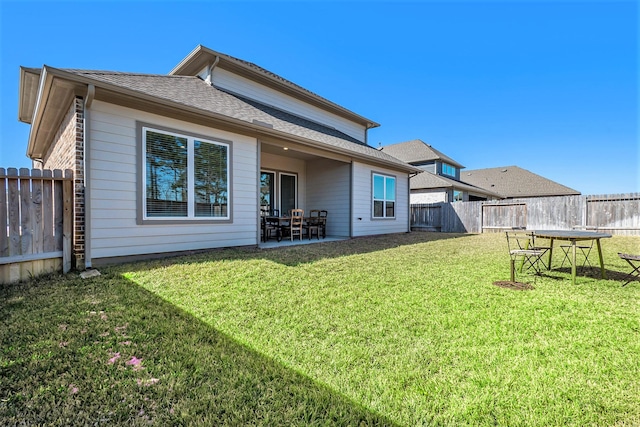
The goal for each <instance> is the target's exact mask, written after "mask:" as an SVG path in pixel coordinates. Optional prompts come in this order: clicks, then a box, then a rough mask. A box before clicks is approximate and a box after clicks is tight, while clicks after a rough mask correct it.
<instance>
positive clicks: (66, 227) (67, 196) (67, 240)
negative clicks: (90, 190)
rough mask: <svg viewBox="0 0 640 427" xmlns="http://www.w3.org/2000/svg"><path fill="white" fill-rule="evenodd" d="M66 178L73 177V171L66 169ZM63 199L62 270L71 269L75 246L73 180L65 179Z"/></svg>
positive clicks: (64, 271) (67, 270) (66, 271)
mask: <svg viewBox="0 0 640 427" xmlns="http://www.w3.org/2000/svg"><path fill="white" fill-rule="evenodd" d="M64 175H65V178H72V177H73V173H72V172H71V171H70V170H65V172H64ZM62 185H63V189H62V199H63V202H62V203H63V206H64V214H63V218H64V219H63V222H62V272H63V273H68V272H69V271H70V270H71V248H72V246H73V219H74V218H73V180H72V179H67V180H65V181H63V184H62Z"/></svg>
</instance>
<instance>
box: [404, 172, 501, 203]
mask: <svg viewBox="0 0 640 427" xmlns="http://www.w3.org/2000/svg"><path fill="white" fill-rule="evenodd" d="M410 188H411V190H423V189H435V188H455V189H458V190H463V191H471V192H473V193H476V194H484V195H489V196H493V197H499V196H500V195H499V194H498V193H496V192H495V191H491V190H486V189H484V188H480V187H476V186H474V185H471V184H468V183H465V182H460V181H457V180H455V179H451V178H447V177H445V176H442V175H436V174H434V173H431V172H428V171H424V172H422V173H419V174H417V175H415V176H413V177H411V181H410Z"/></svg>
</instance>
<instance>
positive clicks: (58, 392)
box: [0, 275, 394, 426]
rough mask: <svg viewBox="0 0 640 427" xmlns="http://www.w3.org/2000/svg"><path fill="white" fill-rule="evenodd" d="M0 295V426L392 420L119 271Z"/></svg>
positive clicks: (21, 286)
mask: <svg viewBox="0 0 640 427" xmlns="http://www.w3.org/2000/svg"><path fill="white" fill-rule="evenodd" d="M0 304H1V306H2V307H3V310H2V314H1V315H0V320H1V321H2V323H3V325H4V326H3V328H2V330H1V331H0V338H1V343H2V353H0V374H1V375H0V425H14V424H16V425H17V424H21V423H24V424H26V425H36V424H37V425H45V424H46V425H69V424H75V425H88V424H91V425H149V424H152V425H270V426H271V425H287V426H292V425H305V426H306V425H394V423H393V422H392V421H391V420H389V419H387V418H385V417H383V416H380V415H378V414H376V413H373V412H372V411H370V410H368V409H367V408H365V407H363V406H361V405H359V404H357V403H355V402H353V401H351V400H350V399H349V398H347V397H346V396H343V395H341V394H339V393H337V392H336V391H334V390H331V389H330V388H328V387H326V386H324V385H322V384H318V383H316V382H314V381H313V380H312V379H310V378H308V377H306V376H304V375H301V374H300V373H297V372H295V371H293V370H291V369H288V368H287V367H285V366H283V365H281V364H279V363H276V362H275V361H273V360H271V359H270V358H268V357H265V356H263V355H261V354H259V353H257V352H256V351H254V350H252V349H250V348H248V347H246V346H245V345H243V344H241V343H238V342H237V341H235V340H233V339H232V338H230V337H229V336H227V335H225V334H223V333H220V332H219V331H217V330H216V329H214V328H212V327H211V326H209V325H207V324H205V323H203V322H201V321H199V320H197V319H196V318H194V317H193V316H192V315H190V314H188V313H186V312H184V311H182V310H180V309H178V308H176V307H175V306H173V305H171V304H170V303H168V302H166V301H164V300H162V299H160V298H159V297H157V296H156V295H154V294H152V293H150V292H148V291H146V290H144V289H142V288H140V287H139V286H137V285H135V284H134V283H131V282H128V281H127V280H126V279H123V278H121V277H119V276H116V275H113V276H109V275H107V276H102V277H99V278H96V279H91V280H87V281H82V280H80V279H74V280H69V278H68V277H66V278H61V277H52V278H43V279H39V280H36V281H34V282H31V283H26V284H25V283H23V284H19V285H13V286H6V287H4V288H2V289H0Z"/></svg>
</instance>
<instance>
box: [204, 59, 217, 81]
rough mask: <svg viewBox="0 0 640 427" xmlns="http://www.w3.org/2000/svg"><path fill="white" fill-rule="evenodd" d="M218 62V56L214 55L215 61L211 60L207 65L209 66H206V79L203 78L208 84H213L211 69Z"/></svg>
mask: <svg viewBox="0 0 640 427" xmlns="http://www.w3.org/2000/svg"><path fill="white" fill-rule="evenodd" d="M218 62H220V57H219V56H218V55H216V59H215V61H213V64H211V65H209V67H208V68H207V79H206V80H205V82H206V83H207V84H208V85H209V86H213V69H214V68H216V65H218Z"/></svg>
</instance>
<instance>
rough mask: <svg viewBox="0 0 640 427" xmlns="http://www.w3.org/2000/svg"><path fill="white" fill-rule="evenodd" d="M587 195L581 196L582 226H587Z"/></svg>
mask: <svg viewBox="0 0 640 427" xmlns="http://www.w3.org/2000/svg"><path fill="white" fill-rule="evenodd" d="M588 209H589V196H582V218H581V219H580V220H581V222H582V224H580V225H581V226H582V227H583V228H585V229H586V228H587V227H588V226H589V224H587V221H588V218H589V212H587V210H588Z"/></svg>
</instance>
